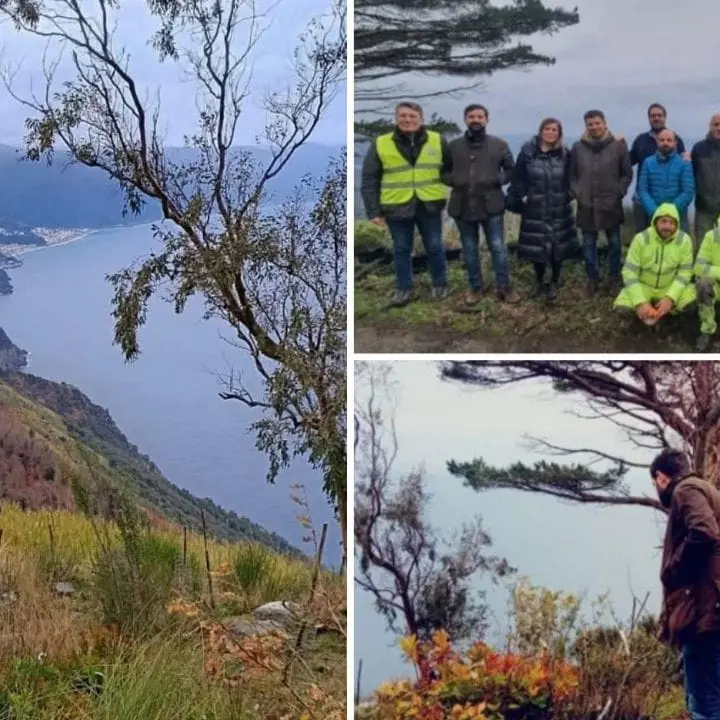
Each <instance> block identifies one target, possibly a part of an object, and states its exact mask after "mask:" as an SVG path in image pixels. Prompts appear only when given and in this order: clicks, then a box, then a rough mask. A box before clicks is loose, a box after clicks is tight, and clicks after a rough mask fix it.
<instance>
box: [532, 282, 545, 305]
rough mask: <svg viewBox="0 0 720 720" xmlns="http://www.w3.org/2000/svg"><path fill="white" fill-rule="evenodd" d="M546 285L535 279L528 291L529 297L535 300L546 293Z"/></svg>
mask: <svg viewBox="0 0 720 720" xmlns="http://www.w3.org/2000/svg"><path fill="white" fill-rule="evenodd" d="M547 289H548V286H547V285H546V284H545V283H544V282H539V281H537V280H536V281H535V284H534V285H533V288H532V290H531V291H530V297H531V298H532V299H533V300H535V299H537V298H541V297H542V296H543V295H545V293H547Z"/></svg>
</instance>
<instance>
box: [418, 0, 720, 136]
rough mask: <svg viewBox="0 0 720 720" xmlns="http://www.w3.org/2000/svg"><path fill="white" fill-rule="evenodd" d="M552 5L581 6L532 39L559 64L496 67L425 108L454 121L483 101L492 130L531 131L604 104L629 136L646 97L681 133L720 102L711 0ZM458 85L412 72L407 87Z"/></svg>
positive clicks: (571, 0) (694, 128) (696, 126)
mask: <svg viewBox="0 0 720 720" xmlns="http://www.w3.org/2000/svg"><path fill="white" fill-rule="evenodd" d="M500 1H501V0H498V2H500ZM502 1H503V2H506V0H502ZM548 4H550V5H553V6H555V5H559V6H561V7H565V8H567V9H571V8H572V7H575V6H577V7H578V9H579V12H580V23H579V24H578V25H576V26H574V27H571V28H566V29H564V30H561V31H560V32H559V33H557V34H554V35H539V36H535V37H532V38H530V43H531V44H532V45H533V47H534V48H535V49H536V50H537V51H539V52H543V53H547V54H549V55H551V56H553V57H555V58H556V61H557V62H556V63H555V65H552V66H550V67H538V68H535V69H533V70H531V71H528V72H517V71H506V72H502V73H499V74H497V75H495V76H493V77H491V78H489V79H488V80H487V82H486V83H485V84H484V86H483V87H482V88H480V89H478V90H474V91H470V92H466V93H462V94H460V95H459V96H458V97H450V96H447V95H446V96H444V97H442V96H441V97H437V98H433V99H428V100H427V101H425V103H424V105H425V106H426V108H427V110H428V111H429V112H437V113H438V114H440V115H442V116H446V117H450V118H453V119H460V118H461V115H462V108H463V107H464V106H465V105H466V104H467V103H468V102H469V101H471V100H476V99H480V100H482V101H483V102H485V103H486V104H487V105H488V106H489V107H490V109H491V113H492V118H491V121H492V123H493V129H494V131H495V132H497V133H498V134H503V133H513V134H514V133H523V132H527V133H528V134H530V133H532V132H533V131H534V130H535V128H536V127H537V123H538V121H539V120H540V119H542V118H543V117H545V116H548V115H554V116H558V117H560V118H561V119H563V120H564V122H565V123H566V125H567V127H568V132H569V133H570V132H571V128H572V127H573V126H576V127H577V128H579V127H580V126H581V124H582V115H583V113H584V112H585V111H586V110H588V109H589V108H592V107H600V108H602V109H603V110H604V111H605V112H606V113H607V114H608V116H609V117H610V118H611V120H612V123H613V126H614V127H615V129H616V130H617V131H618V132H621V133H623V134H633V133H636V132H640V131H643V130H645V129H646V126H647V120H646V109H647V105H649V104H650V103H651V102H661V103H663V104H664V105H666V106H667V107H668V111H669V113H670V123H671V124H673V125H674V126H676V129H677V130H678V131H679V132H680V133H681V134H684V135H685V136H688V137H695V138H697V137H701V136H702V135H704V133H705V131H706V129H707V123H708V120H709V118H710V115H711V114H712V113H713V112H714V110H715V107H716V105H720V103H714V101H713V98H714V96H715V94H716V87H717V75H716V73H715V67H716V65H717V58H716V54H717V53H716V48H717V42H716V37H715V36H716V28H715V25H714V23H713V22H712V21H711V19H712V18H713V17H714V16H715V14H716V7H715V5H716V3H715V2H714V0H684V2H683V3H682V6H678V4H677V3H670V2H655V3H643V2H633V1H632V0H630V1H628V0H601V1H598V0H559V1H558V0H550V2H549V3H548ZM703 18H705V19H706V22H703ZM457 84H458V83H457V79H444V78H428V77H413V78H410V80H409V82H408V91H409V94H410V95H412V94H413V92H428V91H430V92H435V91H441V90H442V89H443V88H444V87H446V88H450V87H452V86H454V85H457Z"/></svg>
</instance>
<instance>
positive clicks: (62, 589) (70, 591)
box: [53, 582, 75, 597]
mask: <svg viewBox="0 0 720 720" xmlns="http://www.w3.org/2000/svg"><path fill="white" fill-rule="evenodd" d="M53 590H54V591H55V594H56V595H59V596H60V597H70V596H71V595H74V594H75V588H74V587H73V584H72V583H69V582H57V583H55V585H53Z"/></svg>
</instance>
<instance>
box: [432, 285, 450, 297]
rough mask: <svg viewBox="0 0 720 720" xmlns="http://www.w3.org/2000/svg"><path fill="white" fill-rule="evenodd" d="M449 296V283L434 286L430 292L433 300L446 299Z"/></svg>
mask: <svg viewBox="0 0 720 720" xmlns="http://www.w3.org/2000/svg"><path fill="white" fill-rule="evenodd" d="M447 296H448V289H447V285H441V286H439V287H434V288H433V289H432V291H431V292H430V297H431V298H432V299H433V300H444V299H445V298H446V297H447Z"/></svg>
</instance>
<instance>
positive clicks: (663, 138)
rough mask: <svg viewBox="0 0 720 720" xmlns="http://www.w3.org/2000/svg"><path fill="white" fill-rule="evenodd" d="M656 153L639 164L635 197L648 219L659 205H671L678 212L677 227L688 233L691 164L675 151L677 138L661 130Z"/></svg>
mask: <svg viewBox="0 0 720 720" xmlns="http://www.w3.org/2000/svg"><path fill="white" fill-rule="evenodd" d="M657 144H658V150H657V152H656V153H655V155H651V156H650V157H649V158H648V159H647V160H645V162H644V163H643V164H642V168H641V169H640V177H639V178H638V197H639V199H640V203H641V204H642V206H643V210H645V212H646V213H647V214H648V216H649V217H652V216H653V215H654V214H655V211H656V210H657V209H658V207H660V205H662V204H663V203H672V204H673V205H675V207H676V208H677V209H678V212H679V213H680V225H681V227H682V229H683V230H684V231H685V232H687V233H689V224H688V208H689V207H690V203H691V202H692V201H693V199H694V197H695V178H694V176H693V170H692V165H691V164H690V162H688V161H687V160H685V159H684V158H683V157H682V156H681V155H679V154H678V152H677V136H676V135H675V133H674V132H673V131H672V130H668V129H665V130H663V131H662V132H661V133H660V134H659V135H658V136H657Z"/></svg>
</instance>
